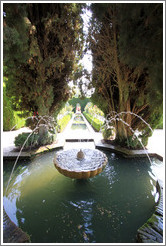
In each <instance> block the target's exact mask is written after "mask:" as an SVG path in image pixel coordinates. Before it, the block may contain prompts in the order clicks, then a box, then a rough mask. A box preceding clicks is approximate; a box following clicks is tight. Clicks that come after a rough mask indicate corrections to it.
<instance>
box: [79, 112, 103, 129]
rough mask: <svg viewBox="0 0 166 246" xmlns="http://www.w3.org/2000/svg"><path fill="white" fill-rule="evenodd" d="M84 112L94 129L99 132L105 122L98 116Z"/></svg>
mask: <svg viewBox="0 0 166 246" xmlns="http://www.w3.org/2000/svg"><path fill="white" fill-rule="evenodd" d="M83 114H84V116H85V118H86V119H87V120H88V121H89V123H90V124H91V125H92V126H93V127H94V129H95V130H96V131H97V132H99V131H100V129H101V126H102V125H103V122H102V121H100V120H99V119H97V118H94V117H93V116H92V115H90V114H88V113H86V112H83Z"/></svg>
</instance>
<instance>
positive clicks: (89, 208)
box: [69, 199, 95, 243]
mask: <svg viewBox="0 0 166 246" xmlns="http://www.w3.org/2000/svg"><path fill="white" fill-rule="evenodd" d="M94 203H95V201H94V200H93V199H90V200H81V201H76V202H72V201H70V202H69V204H70V205H71V206H73V207H75V208H78V209H79V210H80V214H81V220H80V221H81V224H79V225H78V226H77V228H78V232H79V234H80V235H81V237H82V240H83V242H85V243H88V242H89V240H90V239H91V238H93V227H92V218H93V205H94ZM92 241H93V240H92ZM92 241H91V242H92Z"/></svg>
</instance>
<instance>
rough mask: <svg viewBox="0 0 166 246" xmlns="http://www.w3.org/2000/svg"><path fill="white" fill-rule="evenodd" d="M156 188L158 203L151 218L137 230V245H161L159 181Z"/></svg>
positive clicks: (161, 193) (161, 202) (161, 221)
mask: <svg viewBox="0 0 166 246" xmlns="http://www.w3.org/2000/svg"><path fill="white" fill-rule="evenodd" d="M156 188H157V191H158V192H159V201H158V204H157V206H156V209H155V212H154V213H153V214H152V216H151V217H150V218H149V219H148V220H147V222H146V223H145V224H144V225H143V226H141V227H140V228H139V229H138V230H137V242H138V243H163V184H162V182H161V181H160V180H158V181H157V184H156Z"/></svg>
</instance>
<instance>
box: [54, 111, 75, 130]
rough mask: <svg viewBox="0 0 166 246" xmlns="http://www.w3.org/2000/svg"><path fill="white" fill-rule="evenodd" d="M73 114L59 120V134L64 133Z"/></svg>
mask: <svg viewBox="0 0 166 246" xmlns="http://www.w3.org/2000/svg"><path fill="white" fill-rule="evenodd" d="M71 117H72V113H70V114H67V115H65V116H64V117H63V118H62V119H60V120H58V122H57V123H58V132H62V131H63V130H64V129H65V127H66V126H67V124H68V123H69V121H70V120H71Z"/></svg>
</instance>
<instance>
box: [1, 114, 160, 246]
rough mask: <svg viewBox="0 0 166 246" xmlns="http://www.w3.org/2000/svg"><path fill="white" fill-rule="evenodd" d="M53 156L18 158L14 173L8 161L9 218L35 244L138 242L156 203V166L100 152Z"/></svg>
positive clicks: (6, 202)
mask: <svg viewBox="0 0 166 246" xmlns="http://www.w3.org/2000/svg"><path fill="white" fill-rule="evenodd" d="M110 120H112V119H110ZM116 120H120V119H116ZM37 127H38V125H37ZM133 134H134V132H133ZM80 147H82V146H80ZM55 152H56V153H55ZM55 152H49V153H46V154H43V155H41V156H36V157H35V158H34V159H33V160H31V162H30V163H28V162H27V161H26V162H21V161H19V163H18V164H19V165H18V166H17V167H16V163H17V162H18V159H19V157H18V158H17V160H16V162H15V163H14V166H13V169H12V167H11V164H10V163H9V164H8V163H5V165H4V171H5V172H4V188H6V189H4V208H5V210H6V212H7V214H8V216H9V217H10V218H11V220H12V221H13V222H14V223H15V224H16V225H17V226H19V227H21V228H22V229H23V230H24V231H26V232H28V234H29V235H31V241H32V242H33V243H45V242H47V243H78V242H79V243H108V242H109V243H116V242H128V243H133V242H135V235H136V232H137V229H138V228H139V226H140V225H142V224H143V223H145V222H146V220H147V219H148V218H149V217H150V216H151V214H152V212H153V210H154V205H155V203H156V195H157V191H156V182H155V175H154V173H153V170H152V169H151V167H153V166H154V165H156V164H157V162H156V161H154V160H153V161H152V162H150V165H149V161H148V160H146V159H147V158H138V159H132V158H131V159H124V158H123V157H122V156H120V155H117V154H115V153H110V152H109V151H106V150H104V151H103V152H101V151H99V150H96V149H70V150H67V151H65V150H64V151H58V152H57V151H55ZM107 158H108V160H107ZM53 162H54V165H53ZM107 162H108V163H107ZM54 166H55V167H56V169H57V170H58V171H59V172H58V171H57V170H55V167H54ZM104 168H105V170H104V171H103V169H104ZM102 171H103V172H102ZM60 173H61V174H63V175H61V174H60ZM99 173H101V175H97V174H99ZM95 175H97V176H96V177H95V178H94V179H88V178H91V177H94V176H95ZM64 176H67V177H70V178H72V179H67V178H66V177H64ZM79 179H85V182H82V180H81V181H79ZM87 179H88V180H87ZM135 191H136V192H135ZM11 208H12V209H11ZM52 208H54V209H52ZM41 215H42V216H41ZM73 218H74V219H73ZM36 225H37V226H38V230H36ZM102 228H104V230H102ZM126 228H128V231H130V233H126Z"/></svg>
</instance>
